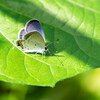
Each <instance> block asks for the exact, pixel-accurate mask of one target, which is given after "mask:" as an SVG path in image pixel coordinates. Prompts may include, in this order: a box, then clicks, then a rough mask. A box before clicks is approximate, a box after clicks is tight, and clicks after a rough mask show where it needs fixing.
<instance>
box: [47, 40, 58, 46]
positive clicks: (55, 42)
mask: <svg viewBox="0 0 100 100" xmlns="http://www.w3.org/2000/svg"><path fill="white" fill-rule="evenodd" d="M57 42H58V41H54V42H51V43H49V44H48V45H46V46H47V47H48V46H49V45H51V44H53V43H57Z"/></svg>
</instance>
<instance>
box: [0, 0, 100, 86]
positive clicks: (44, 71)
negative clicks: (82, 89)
mask: <svg viewBox="0 0 100 100" xmlns="http://www.w3.org/2000/svg"><path fill="white" fill-rule="evenodd" d="M99 4H100V1H99V0H95V1H93V0H88V1H86V2H84V0H81V1H80V0H73V1H72V0H64V1H63V0H0V33H1V34H0V79H1V80H4V81H8V82H15V83H22V84H29V85H39V86H40V85H41V86H54V85H55V83H56V82H57V81H59V80H62V79H65V78H69V77H72V76H75V75H77V74H79V73H81V72H84V71H87V70H89V69H93V68H97V67H99V66H100V31H99V28H100V17H99V16H100V7H99ZM30 19H39V21H40V23H41V24H42V27H43V30H44V33H45V37H46V43H47V44H49V43H52V44H51V45H49V46H48V48H49V51H50V52H51V53H52V55H50V54H48V53H47V54H46V56H42V55H39V54H27V53H23V52H22V51H21V50H19V49H18V48H17V47H16V46H15V40H16V39H17V38H18V31H19V30H20V28H22V27H24V26H25V23H26V22H27V21H28V20H30Z"/></svg>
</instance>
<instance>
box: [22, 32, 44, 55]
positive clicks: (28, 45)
mask: <svg viewBox="0 0 100 100" xmlns="http://www.w3.org/2000/svg"><path fill="white" fill-rule="evenodd" d="M21 43H22V45H23V49H24V50H25V52H39V53H43V52H44V50H45V41H44V39H43V37H42V36H41V35H40V33H39V32H37V31H33V32H29V33H27V34H25V35H24V41H22V42H21Z"/></svg>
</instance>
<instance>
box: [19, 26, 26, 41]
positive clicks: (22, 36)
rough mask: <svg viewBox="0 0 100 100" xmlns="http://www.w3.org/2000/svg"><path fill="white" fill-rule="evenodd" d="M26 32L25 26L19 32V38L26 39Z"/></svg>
mask: <svg viewBox="0 0 100 100" xmlns="http://www.w3.org/2000/svg"><path fill="white" fill-rule="evenodd" d="M25 34H26V31H25V29H24V28H21V29H20V31H19V33H18V39H24V35H25Z"/></svg>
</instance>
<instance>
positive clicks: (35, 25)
mask: <svg viewBox="0 0 100 100" xmlns="http://www.w3.org/2000/svg"><path fill="white" fill-rule="evenodd" d="M25 30H26V32H31V31H38V32H39V33H40V35H41V36H42V37H43V39H44V41H45V36H44V32H43V29H42V26H41V24H40V22H39V21H38V20H36V19H34V20H30V21H29V22H27V23H26V26H25Z"/></svg>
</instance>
